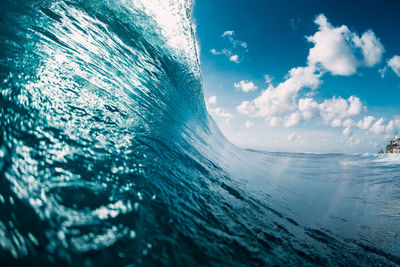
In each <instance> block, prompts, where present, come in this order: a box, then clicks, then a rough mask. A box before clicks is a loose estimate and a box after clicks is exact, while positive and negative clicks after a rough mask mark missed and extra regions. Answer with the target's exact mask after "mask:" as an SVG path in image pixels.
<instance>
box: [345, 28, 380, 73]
mask: <svg viewBox="0 0 400 267" xmlns="http://www.w3.org/2000/svg"><path fill="white" fill-rule="evenodd" d="M353 42H354V44H355V46H356V47H358V48H361V51H362V54H363V56H364V61H363V64H364V65H365V66H368V67H372V66H374V65H375V64H377V63H379V62H380V61H381V60H382V55H383V53H384V52H385V49H384V48H383V45H382V44H381V43H380V41H379V40H378V38H377V37H376V36H375V33H374V32H373V31H372V30H368V31H366V32H365V33H363V35H362V36H361V38H360V37H358V36H357V35H355V36H353Z"/></svg>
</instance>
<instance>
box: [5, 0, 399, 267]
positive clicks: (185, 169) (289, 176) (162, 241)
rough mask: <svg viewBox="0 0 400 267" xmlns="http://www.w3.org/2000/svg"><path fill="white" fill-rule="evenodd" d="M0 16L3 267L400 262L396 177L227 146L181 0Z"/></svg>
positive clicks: (26, 9)
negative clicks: (208, 102)
mask: <svg viewBox="0 0 400 267" xmlns="http://www.w3.org/2000/svg"><path fill="white" fill-rule="evenodd" d="M1 5H2V9H0V83H1V87H0V90H1V91H0V92H1V94H0V207H1V208H0V256H1V258H2V261H3V263H5V264H6V265H19V266H21V265H26V266H28V265H29V266H32V265H33V266H43V265H49V264H51V265H73V266H76V265H84V266H98V265H111V264H113V265H115V266H126V265H128V264H133V265H134V266H136V265H146V266H147V265H156V266H158V265H173V266H175V265H178V266H184V265H190V266H193V265H235V266H240V265H243V266H248V265H255V266H258V265H273V264H287V265H293V264H298V265H329V264H335V265H337V264H341V265H342V264H343V265H344V264H346V265H347V264H355V265H366V264H367V265H376V264H381V265H396V264H400V238H399V233H400V177H399V165H398V164H389V165H388V164H386V163H385V162H384V163H383V164H382V162H381V161H382V160H380V158H379V156H368V157H365V156H349V155H337V154H325V155H312V154H290V153H265V152H257V151H248V150H242V149H239V148H237V147H235V146H233V145H232V144H230V143H229V142H228V141H227V140H226V139H225V137H224V136H223V135H222V134H221V133H220V131H219V129H218V128H217V126H216V125H215V123H214V121H213V120H212V119H211V118H210V116H209V115H208V114H207V112H206V108H205V104H204V100H203V92H202V81H201V73H200V63H199V55H198V53H199V49H198V47H197V42H196V34H195V30H194V29H195V27H194V25H193V21H192V19H191V12H192V6H193V3H192V1H183V0H169V1H167V0H164V1H162V0H140V1H132V2H131V1H94V0H85V1H80V0H71V1H52V0H43V1H39V0H34V1H23V0H21V1H14V0H4V1H3V2H2V4H1ZM348 163H350V164H348Z"/></svg>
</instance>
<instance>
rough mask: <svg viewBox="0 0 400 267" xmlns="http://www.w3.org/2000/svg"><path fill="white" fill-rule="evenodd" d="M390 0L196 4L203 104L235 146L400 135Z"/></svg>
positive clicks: (365, 147) (319, 148) (357, 148)
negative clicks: (203, 95)
mask: <svg viewBox="0 0 400 267" xmlns="http://www.w3.org/2000/svg"><path fill="white" fill-rule="evenodd" d="M396 2H397V1H351V3H348V2H347V1H261V0H253V1H239V0H233V1H229V2H227V1H215V0H201V1H197V2H196V4H195V9H194V17H195V23H196V25H197V35H198V38H199V42H200V48H201V64H202V74H203V81H204V93H205V98H206V102H207V105H208V110H209V113H210V114H211V116H212V117H213V118H214V119H215V121H216V122H217V124H218V125H219V127H220V128H221V130H222V132H223V133H224V134H225V136H227V138H228V139H230V140H231V141H232V142H233V143H235V144H237V145H239V146H241V147H245V148H253V149H260V150H268V151H294V152H347V153H363V152H376V151H377V149H379V148H381V147H384V145H385V142H386V141H387V140H388V139H390V138H392V137H394V136H396V135H398V134H399V132H400V57H397V55H400V34H398V29H400V19H398V10H399V8H400V3H398V2H397V3H396Z"/></svg>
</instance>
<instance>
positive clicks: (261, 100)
mask: <svg viewBox="0 0 400 267" xmlns="http://www.w3.org/2000/svg"><path fill="white" fill-rule="evenodd" d="M320 75H321V74H317V73H315V68H314V67H312V66H308V67H298V68H293V69H291V70H290V71H289V74H288V78H287V79H286V80H285V81H284V82H282V83H280V84H279V85H278V86H277V87H273V86H269V87H268V89H267V90H264V91H263V92H262V93H261V95H260V96H259V97H257V98H255V99H254V100H253V101H251V102H249V101H244V102H242V104H241V105H240V106H239V107H240V108H239V107H238V111H239V112H241V113H243V114H247V115H251V116H255V117H265V118H267V119H270V118H272V117H275V116H278V115H280V116H281V115H284V114H286V113H287V112H288V111H291V110H294V109H296V97H297V94H298V92H299V91H300V89H302V88H303V87H309V88H312V89H315V88H317V87H318V86H319V84H320V82H321V81H320V79H319V77H320ZM244 107H246V108H245V109H244Z"/></svg>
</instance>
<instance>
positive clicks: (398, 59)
mask: <svg viewBox="0 0 400 267" xmlns="http://www.w3.org/2000/svg"><path fill="white" fill-rule="evenodd" d="M388 66H389V67H390V68H391V69H392V70H393V71H394V73H396V75H397V76H399V77H400V56H394V57H392V58H391V59H389V61H388Z"/></svg>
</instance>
